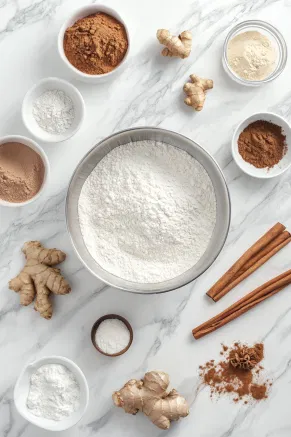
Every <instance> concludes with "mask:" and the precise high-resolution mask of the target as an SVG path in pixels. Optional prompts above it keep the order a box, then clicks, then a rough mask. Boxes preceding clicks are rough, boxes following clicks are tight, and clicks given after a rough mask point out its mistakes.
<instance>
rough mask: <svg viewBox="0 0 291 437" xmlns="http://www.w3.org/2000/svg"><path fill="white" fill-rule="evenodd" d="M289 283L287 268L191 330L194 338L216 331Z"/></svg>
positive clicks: (290, 273)
mask: <svg viewBox="0 0 291 437" xmlns="http://www.w3.org/2000/svg"><path fill="white" fill-rule="evenodd" d="M289 284H291V270H287V271H286V272H284V273H282V274H281V275H279V276H276V277H275V278H273V279H271V280H270V281H268V282H266V283H265V284H263V285H261V286H260V287H258V288H256V289H255V290H253V291H252V292H250V293H248V294H247V295H246V296H244V297H243V298H242V299H240V300H239V301H238V302H236V303H234V304H233V305H231V306H230V307H228V308H227V309H226V310H224V311H222V312H221V313H219V314H218V315H217V316H215V317H212V319H210V320H208V321H207V322H205V323H202V324H201V325H199V326H198V327H197V328H194V329H193V330H192V334H193V336H194V338H196V339H198V338H201V337H203V336H205V335H207V334H209V333H210V332H213V331H216V330H217V329H219V328H221V327H222V326H224V325H226V324H227V323H229V322H230V321H231V320H234V319H236V318H238V317H239V316H240V315H241V314H244V313H245V312H247V311H249V310H250V309H251V308H253V307H254V306H256V305H258V304H259V303H260V302H263V301H264V300H266V299H268V298H269V297H271V296H273V295H274V294H276V293H278V292H279V291H280V290H282V289H283V288H285V287H286V286H287V285H289Z"/></svg>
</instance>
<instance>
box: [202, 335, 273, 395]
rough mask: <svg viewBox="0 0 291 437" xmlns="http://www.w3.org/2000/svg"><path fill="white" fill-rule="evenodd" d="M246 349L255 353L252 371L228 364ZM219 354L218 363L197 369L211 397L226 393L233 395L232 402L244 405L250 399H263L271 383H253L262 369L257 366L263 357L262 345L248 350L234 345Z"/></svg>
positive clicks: (224, 348) (245, 347) (236, 344)
mask: <svg viewBox="0 0 291 437" xmlns="http://www.w3.org/2000/svg"><path fill="white" fill-rule="evenodd" d="M247 349H248V350H249V351H255V353H256V359H257V365H256V366H254V367H253V368H252V369H246V368H240V367H234V366H233V365H232V364H231V362H230V357H232V356H233V354H234V353H235V354H238V355H240V354H241V352H242V350H243V351H246V350H247ZM221 353H222V355H223V359H222V360H221V361H220V362H218V363H215V362H214V361H213V360H212V361H208V362H207V363H206V364H204V365H203V366H200V367H199V369H200V376H201V377H202V380H203V382H204V384H206V385H207V386H209V387H210V392H211V397H213V396H214V395H218V396H220V395H223V394H226V393H228V394H231V395H233V401H234V402H238V401H240V400H243V401H244V403H247V402H248V401H249V400H250V399H253V400H261V399H265V398H266V397H267V390H268V388H269V386H270V385H271V383H270V382H269V381H263V383H262V384H257V383H255V382H254V381H253V379H254V375H257V376H258V373H257V372H260V371H261V370H262V369H263V368H262V366H258V363H259V362H260V361H261V360H262V359H263V357H264V346H263V344H256V345H254V346H253V347H252V348H248V347H247V346H245V345H241V344H239V343H235V345H234V346H233V347H232V348H231V349H229V348H227V347H226V346H223V348H222V351H221V352H220V354H221ZM257 367H258V368H257Z"/></svg>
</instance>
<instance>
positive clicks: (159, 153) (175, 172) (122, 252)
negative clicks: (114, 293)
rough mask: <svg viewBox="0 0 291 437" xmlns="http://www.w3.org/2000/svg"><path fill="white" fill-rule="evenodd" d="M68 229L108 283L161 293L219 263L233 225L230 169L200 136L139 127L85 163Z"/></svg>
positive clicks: (70, 200) (73, 191)
mask: <svg viewBox="0 0 291 437" xmlns="http://www.w3.org/2000/svg"><path fill="white" fill-rule="evenodd" d="M66 218H67V226H68V231H69V234H70V236H71V240H72V243H73V246H74V248H75V250H76V253H77V254H78V256H79V258H80V259H81V261H82V262H83V263H84V265H85V266H86V267H87V268H88V270H89V271H91V273H92V274H94V275H95V276H96V277H98V278H99V279H101V280H102V281H104V282H105V283H107V284H110V285H112V286H114V287H117V288H120V289H123V290H127V291H131V292H135V293H160V292H165V291H170V290H173V289H176V288H179V287H182V286H183V285H185V284H187V283H189V282H191V281H192V280H194V279H196V278H197V277H198V276H199V275H201V274H202V273H203V272H204V271H205V270H207V269H208V267H209V266H210V265H211V264H212V263H213V261H214V260H215V259H216V257H217V256H218V254H219V253H220V251H221V249H222V247H223V245H224V243H225V240H226V237H227V234H228V229H229V223H230V199H229V194H228V189H227V185H226V182H225V179H224V177H223V174H222V172H221V170H220V168H219V166H218V164H217V163H216V162H215V160H214V159H213V158H212V156H211V155H210V154H209V153H208V152H206V150H204V149H203V148H202V147H201V146H199V145H198V144H197V143H195V142H194V141H192V140H190V139H188V138H186V137H184V136H182V135H180V134H178V133H175V132H170V131H167V130H164V129H158V128H148V127H144V128H134V129H129V130H126V131H122V132H119V133H117V134H114V135H112V136H110V137H108V138H106V139H104V140H103V141H101V142H100V143H99V144H97V145H96V146H95V147H93V149H92V150H91V151H90V152H89V153H88V154H87V155H86V156H85V157H84V158H83V159H82V161H81V162H80V163H79V165H78V166H77V168H76V170H75V172H74V174H73V176H72V179H71V182H70V185H69V189H68V195H67V202H66Z"/></svg>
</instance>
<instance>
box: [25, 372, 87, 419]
mask: <svg viewBox="0 0 291 437" xmlns="http://www.w3.org/2000/svg"><path fill="white" fill-rule="evenodd" d="M79 405H80V387H79V384H78V382H77V380H76V378H75V376H74V375H73V373H72V372H70V370H69V369H67V368H66V367H65V366H63V365H61V364H46V365H44V366H41V367H39V369H37V371H36V372H35V373H33V374H32V375H31V379H30V388H29V394H28V397H27V408H29V410H30V412H31V413H32V414H34V415H35V416H38V417H43V418H45V419H51V420H57V421H58V420H61V419H64V418H65V417H67V416H70V415H71V414H72V413H74V411H76V410H77V409H78V408H79Z"/></svg>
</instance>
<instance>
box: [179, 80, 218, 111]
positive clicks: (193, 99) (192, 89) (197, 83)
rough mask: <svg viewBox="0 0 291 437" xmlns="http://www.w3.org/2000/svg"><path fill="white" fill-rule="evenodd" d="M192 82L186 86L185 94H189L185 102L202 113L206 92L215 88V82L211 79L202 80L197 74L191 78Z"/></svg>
mask: <svg viewBox="0 0 291 437" xmlns="http://www.w3.org/2000/svg"><path fill="white" fill-rule="evenodd" d="M190 80H191V82H187V83H186V84H185V85H184V88H183V90H184V92H185V93H186V94H187V97H186V98H185V100H184V102H185V103H186V105H188V106H192V108H193V109H195V110H196V111H202V109H203V106H204V102H205V99H206V93H205V91H207V90H210V89H211V88H213V81H212V80H210V79H202V78H201V77H199V76H196V75H195V74H191V76H190Z"/></svg>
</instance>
